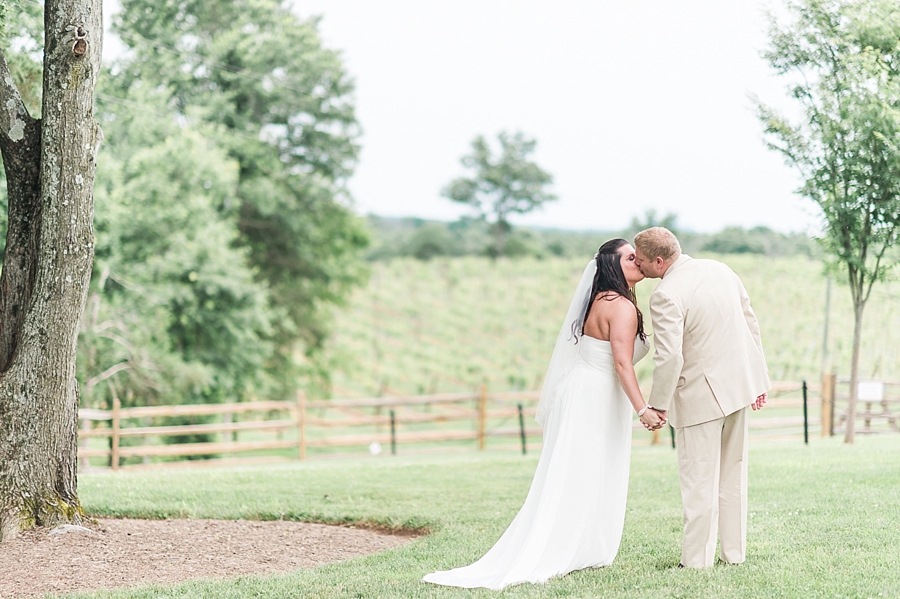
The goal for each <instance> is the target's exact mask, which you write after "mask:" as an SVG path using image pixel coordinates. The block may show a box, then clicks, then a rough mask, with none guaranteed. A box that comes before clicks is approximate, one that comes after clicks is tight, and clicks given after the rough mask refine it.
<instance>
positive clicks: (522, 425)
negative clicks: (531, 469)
mask: <svg viewBox="0 0 900 599" xmlns="http://www.w3.org/2000/svg"><path fill="white" fill-rule="evenodd" d="M518 407H519V436H520V437H521V438H522V455H527V451H526V449H525V415H524V414H523V413H522V404H519V406H518Z"/></svg>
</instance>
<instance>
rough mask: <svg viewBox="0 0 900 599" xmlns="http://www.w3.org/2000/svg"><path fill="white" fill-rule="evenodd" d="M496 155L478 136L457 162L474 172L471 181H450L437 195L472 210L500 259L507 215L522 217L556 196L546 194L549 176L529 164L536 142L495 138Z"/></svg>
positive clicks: (508, 227) (518, 137) (519, 135)
mask: <svg viewBox="0 0 900 599" xmlns="http://www.w3.org/2000/svg"><path fill="white" fill-rule="evenodd" d="M497 140H498V141H499V142H500V153H499V155H497V156H495V155H494V154H493V152H492V151H491V147H490V146H489V145H488V142H487V141H486V140H485V139H484V136H482V135H479V136H478V137H476V138H475V139H474V140H472V153H471V154H467V155H466V156H463V157H462V158H461V159H460V162H461V163H462V165H463V166H464V167H466V168H467V169H470V170H472V171H474V173H473V175H472V176H471V177H460V178H458V179H454V180H453V181H451V182H450V184H449V185H447V186H446V187H445V188H444V189H443V190H442V191H441V194H442V195H443V196H444V197H447V198H449V199H451V200H453V201H454V202H459V203H461V204H467V205H469V206H471V207H472V208H474V209H475V212H476V214H477V215H478V217H479V218H482V219H485V220H487V221H488V222H489V223H490V227H491V233H492V234H493V238H494V246H493V248H492V249H491V254H492V255H493V256H502V255H503V253H504V250H505V248H506V239H507V237H508V236H509V233H510V231H512V226H511V225H510V223H509V217H510V215H511V214H526V213H528V212H531V211H532V210H534V209H536V208H539V207H540V206H542V205H543V204H544V203H545V202H552V201H553V200H555V199H556V196H555V195H553V194H552V193H550V192H548V191H547V190H546V187H547V186H548V185H550V184H551V183H552V182H553V176H552V175H551V174H550V173H548V172H546V171H545V170H543V169H542V168H541V167H539V166H538V165H537V163H535V162H533V161H531V160H529V158H528V157H529V156H530V155H531V154H532V153H534V149H535V146H536V145H537V142H536V141H535V140H533V139H528V138H527V137H525V135H524V134H523V133H522V132H517V133H516V134H515V135H509V134H508V133H506V132H501V133H500V134H499V135H497Z"/></svg>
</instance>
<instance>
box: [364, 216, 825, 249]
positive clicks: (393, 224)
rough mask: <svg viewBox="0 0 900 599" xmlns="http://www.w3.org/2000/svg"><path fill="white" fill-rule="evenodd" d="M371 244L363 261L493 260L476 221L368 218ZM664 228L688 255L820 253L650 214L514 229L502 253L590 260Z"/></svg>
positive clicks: (781, 237)
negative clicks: (594, 225) (613, 226)
mask: <svg viewBox="0 0 900 599" xmlns="http://www.w3.org/2000/svg"><path fill="white" fill-rule="evenodd" d="M366 222H367V224H368V227H369V230H370V231H371V233H370V236H371V246H370V247H369V249H368V250H367V251H366V254H365V255H366V259H367V260H389V259H392V258H398V257H413V258H418V259H420V260H429V259H431V258H434V257H438V256H448V257H453V256H495V255H496V240H495V237H494V235H493V232H492V225H491V224H490V223H487V222H485V221H483V220H480V219H471V218H464V219H462V220H459V221H456V222H443V221H433V220H426V219H420V218H389V217H382V216H376V215H369V216H368V217H367V219H366ZM654 225H662V226H667V227H669V228H672V229H673V230H674V231H676V232H677V234H678V239H679V240H680V241H681V243H682V246H683V248H684V251H685V252H687V253H689V254H690V253H694V254H696V253H699V252H714V253H720V254H759V255H765V256H820V255H821V249H820V248H819V247H818V245H817V244H816V243H815V240H813V239H812V238H811V237H809V236H808V235H805V234H803V233H780V232H778V231H773V230H772V229H769V228H768V227H753V228H751V229H744V228H741V227H726V228H724V229H722V230H721V231H718V232H716V233H693V232H690V231H685V230H681V229H679V228H678V226H677V222H675V219H674V217H673V215H667V217H664V218H657V216H656V215H655V213H652V212H650V213H648V214H646V215H644V217H643V218H640V219H639V218H634V219H633V220H632V223H631V224H630V225H629V226H628V227H627V228H626V229H624V230H595V231H567V230H559V229H541V228H534V227H512V228H511V229H510V230H509V232H508V233H507V235H506V239H505V248H504V252H503V255H504V256H506V257H509V258H517V257H535V258H551V257H564V258H569V257H578V256H587V257H590V256H591V255H593V253H594V252H596V251H597V247H598V246H599V244H600V243H602V241H603V240H605V239H610V238H612V237H617V236H618V237H624V238H626V239H631V238H632V237H633V236H634V234H635V233H637V232H638V231H641V230H642V229H645V228H647V227H649V226H654Z"/></svg>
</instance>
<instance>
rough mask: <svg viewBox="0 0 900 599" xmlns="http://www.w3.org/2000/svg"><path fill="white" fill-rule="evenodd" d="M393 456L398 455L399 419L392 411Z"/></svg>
mask: <svg viewBox="0 0 900 599" xmlns="http://www.w3.org/2000/svg"><path fill="white" fill-rule="evenodd" d="M391 455H397V419H396V416H394V410H391Z"/></svg>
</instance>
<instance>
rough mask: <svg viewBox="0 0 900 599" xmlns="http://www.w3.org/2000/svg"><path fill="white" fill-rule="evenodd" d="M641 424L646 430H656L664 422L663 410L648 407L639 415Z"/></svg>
mask: <svg viewBox="0 0 900 599" xmlns="http://www.w3.org/2000/svg"><path fill="white" fill-rule="evenodd" d="M641 424H643V425H644V428H645V429H647V430H648V431H658V430H659V429H661V428H662V427H663V426H664V425H665V424H666V418H665V412H660V411H659V410H657V409H655V408H650V409H648V410H647V411H646V412H644V415H643V416H641Z"/></svg>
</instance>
